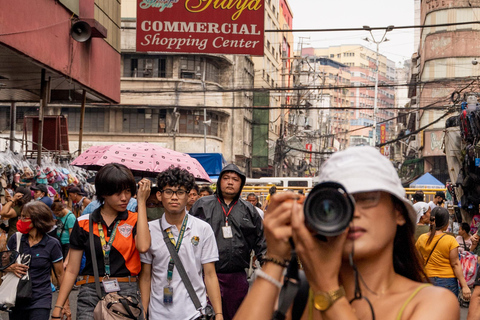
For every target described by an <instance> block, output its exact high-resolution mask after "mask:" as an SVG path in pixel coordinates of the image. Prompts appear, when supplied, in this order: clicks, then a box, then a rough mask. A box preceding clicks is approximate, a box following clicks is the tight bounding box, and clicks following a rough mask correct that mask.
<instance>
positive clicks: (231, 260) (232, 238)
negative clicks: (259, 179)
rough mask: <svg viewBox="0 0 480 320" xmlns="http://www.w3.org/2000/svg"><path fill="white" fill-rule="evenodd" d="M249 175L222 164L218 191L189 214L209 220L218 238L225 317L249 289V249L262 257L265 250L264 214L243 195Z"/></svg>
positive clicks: (228, 319) (231, 313)
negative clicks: (246, 270) (262, 216)
mask: <svg viewBox="0 0 480 320" xmlns="http://www.w3.org/2000/svg"><path fill="white" fill-rule="evenodd" d="M245 180H246V177H245V175H244V174H243V173H242V172H241V171H240V169H238V167H237V166H236V165H234V164H229V165H227V166H226V167H225V168H223V170H222V172H221V173H220V176H219V178H218V181H217V192H216V193H215V194H214V195H211V196H206V197H202V198H200V199H198V200H197V202H195V204H194V205H193V207H192V209H191V211H190V214H191V215H193V216H196V217H199V218H201V219H203V220H205V221H206V222H208V223H209V224H210V225H211V226H212V229H213V232H214V233H215V238H216V240H217V245H218V251H219V261H217V262H216V263H215V269H216V271H217V277H218V281H219V283H220V291H221V294H222V307H223V308H222V309H223V318H224V319H225V320H231V319H232V318H233V316H234V315H235V312H236V311H237V309H238V308H239V307H240V304H241V303H242V301H243V298H244V297H245V295H246V294H247V292H248V282H247V275H246V273H245V269H246V268H248V266H249V262H250V252H251V251H252V250H254V251H255V254H256V256H257V258H259V259H261V257H262V256H263V254H264V253H265V251H266V243H265V237H264V236H263V224H262V218H261V217H260V215H259V214H258V212H257V210H256V209H255V207H254V206H253V205H252V204H251V203H249V202H247V201H245V200H243V199H242V198H241V197H240V195H241V193H242V189H243V186H244V185H245Z"/></svg>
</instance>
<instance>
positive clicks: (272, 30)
mask: <svg viewBox="0 0 480 320" xmlns="http://www.w3.org/2000/svg"><path fill="white" fill-rule="evenodd" d="M479 23H480V21H466V22H452V23H439V24H425V25H412V26H386V27H369V26H363V27H361V28H330V29H280V30H275V29H267V30H265V32H344V31H370V30H372V31H374V30H389V31H392V30H395V29H398V30H400V29H423V28H434V27H450V26H461V25H466V24H479Z"/></svg>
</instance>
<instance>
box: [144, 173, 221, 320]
mask: <svg viewBox="0 0 480 320" xmlns="http://www.w3.org/2000/svg"><path fill="white" fill-rule="evenodd" d="M194 181H195V180H194V177H193V175H192V174H190V173H189V172H188V171H186V170H184V169H180V168H170V169H168V170H166V171H164V172H162V173H160V174H159V176H158V178H157V185H158V188H159V190H160V191H158V192H157V198H158V199H159V200H160V201H161V202H162V204H163V207H164V208H165V214H164V215H163V216H162V218H161V219H159V221H151V222H150V223H149V228H150V233H151V235H152V245H151V247H150V249H149V250H148V251H147V252H146V253H144V254H141V255H140V260H141V262H142V271H141V273H140V293H141V297H142V304H143V306H144V308H145V310H146V311H147V310H148V316H149V317H150V319H179V320H180V319H181V320H184V319H188V320H190V319H211V318H212V317H213V314H212V313H211V312H208V310H207V297H206V293H208V297H209V299H210V302H211V303H212V305H213V308H214V310H215V314H216V318H215V319H217V320H223V315H222V303H221V298H220V287H219V285H218V279H217V275H216V272H215V265H214V263H215V261H217V260H218V249H217V244H216V241H215V236H214V234H213V230H212V228H211V227H210V225H208V224H207V223H206V222H203V221H202V220H200V219H197V218H195V217H193V216H191V215H189V214H187V213H186V212H185V206H186V204H187V201H188V192H189V191H190V189H191V188H192V187H193V185H194ZM185 268H186V269H187V270H185ZM202 271H203V272H204V275H205V276H204V278H202ZM187 274H188V275H187ZM197 293H198V295H197ZM209 313H210V314H209ZM206 314H209V315H206ZM209 317H210V318H209Z"/></svg>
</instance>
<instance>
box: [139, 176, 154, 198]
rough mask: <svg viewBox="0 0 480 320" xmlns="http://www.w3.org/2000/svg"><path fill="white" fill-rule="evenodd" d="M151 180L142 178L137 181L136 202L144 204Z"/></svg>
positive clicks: (148, 193)
mask: <svg viewBox="0 0 480 320" xmlns="http://www.w3.org/2000/svg"><path fill="white" fill-rule="evenodd" d="M151 185H152V182H151V181H150V180H148V179H142V180H140V181H139V182H138V192H137V202H138V203H142V204H146V203H147V199H148V197H150V189H151Z"/></svg>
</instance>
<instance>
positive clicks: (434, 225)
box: [415, 207, 471, 301]
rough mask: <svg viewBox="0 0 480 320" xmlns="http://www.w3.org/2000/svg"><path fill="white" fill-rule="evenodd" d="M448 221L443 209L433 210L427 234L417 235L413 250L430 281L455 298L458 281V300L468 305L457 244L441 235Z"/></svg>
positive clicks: (467, 292) (451, 238)
mask: <svg viewBox="0 0 480 320" xmlns="http://www.w3.org/2000/svg"><path fill="white" fill-rule="evenodd" d="M449 218H450V214H449V213H448V210H447V209H445V208H443V207H435V208H434V209H433V210H432V213H431V215H430V232H429V233H425V234H423V235H421V236H420V237H419V238H418V240H417V243H416V244H415V246H416V247H417V249H418V251H419V252H420V254H421V255H422V257H423V260H424V263H425V272H426V274H427V276H428V278H429V279H430V281H431V282H432V283H433V284H434V285H436V286H439V287H444V288H447V289H448V290H450V291H452V292H453V293H454V294H455V296H458V284H457V280H458V282H459V283H460V286H461V287H462V296H463V298H464V299H465V300H467V301H468V300H469V299H470V295H471V291H470V288H468V285H467V282H466V281H465V277H464V276H463V271H462V266H461V265H460V261H459V259H458V247H459V244H458V242H457V240H456V239H455V238H454V237H453V236H451V235H449V234H446V233H444V232H445V230H447V228H448V222H449Z"/></svg>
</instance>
